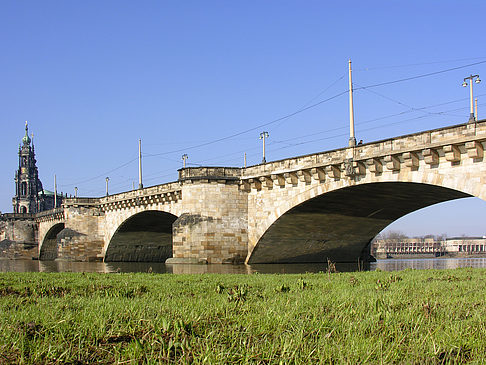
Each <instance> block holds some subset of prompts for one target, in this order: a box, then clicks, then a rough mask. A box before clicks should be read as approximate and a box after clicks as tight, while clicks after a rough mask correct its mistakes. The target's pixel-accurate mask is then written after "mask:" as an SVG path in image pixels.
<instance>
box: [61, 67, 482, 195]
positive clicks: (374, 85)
mask: <svg viewBox="0 0 486 365" xmlns="http://www.w3.org/2000/svg"><path fill="white" fill-rule="evenodd" d="M483 63H486V60H485V61H480V62H474V63H470V64H467V65H463V66H457V67H452V68H448V69H445V70H440V71H435V72H430V73H426V74H421V75H415V76H412V77H407V78H402V79H397V80H393V81H387V82H381V83H377V84H372V85H367V86H361V87H358V88H356V89H354V90H355V91H356V90H367V89H370V88H375V87H379V86H385V85H391V84H395V83H400V82H405V81H411V80H415V79H419V78H424V77H429V76H433V75H437V74H441V73H445V72H450V71H454V70H459V69H462V68H466V67H471V66H475V65H479V64H483ZM340 79H342V77H341V78H340ZM340 79H338V80H337V81H335V83H336V82H338V81H339V80H340ZM333 84H334V83H333ZM333 84H331V85H330V86H329V87H328V89H329V88H330V87H331V86H332V85H333ZM326 90H327V89H326ZM348 92H349V91H348V90H346V91H343V92H340V93H338V94H335V95H333V96H331V97H329V98H326V99H324V100H321V101H319V102H317V103H313V104H311V105H308V106H305V107H303V108H300V109H298V110H297V111H295V112H292V113H289V114H286V115H284V116H282V117H279V118H276V119H274V120H271V121H269V122H266V123H261V124H259V125H257V126H255V127H252V128H248V129H246V130H243V131H240V132H238V133H234V134H231V135H229V136H225V137H221V138H217V139H214V140H212V141H208V142H204V143H200V144H197V145H193V146H189V147H185V148H180V149H176V150H172V151H166V152H161V153H154V154H145V156H146V157H155V156H164V155H169V154H172V153H177V152H185V151H188V150H192V149H196V148H201V147H205V146H208V145H211V144H214V143H218V142H222V141H225V140H228V139H231V138H235V137H238V136H240V135H243V134H246V133H249V132H252V131H255V130H257V129H260V128H262V127H266V126H269V125H272V124H275V123H278V122H280V121H283V120H285V119H288V118H291V117H293V116H295V115H297V114H300V113H303V112H305V111H307V110H309V109H312V108H315V107H317V106H319V105H321V104H324V103H326V102H328V101H331V100H333V99H336V98H338V97H340V96H342V95H344V94H347V93H348ZM136 160H137V158H134V159H132V160H130V161H128V162H126V163H124V164H122V165H120V166H118V167H116V168H114V169H111V170H109V171H106V172H104V173H102V174H99V175H97V176H95V177H92V178H89V179H85V180H82V181H80V182H76V183H73V184H64V185H60V186H74V185H76V184H78V185H80V184H84V183H87V182H90V181H93V180H96V179H99V178H100V177H103V176H106V175H107V174H109V173H111V172H113V171H116V170H118V169H120V168H123V167H125V166H127V165H129V164H130V163H132V162H134V161H136Z"/></svg>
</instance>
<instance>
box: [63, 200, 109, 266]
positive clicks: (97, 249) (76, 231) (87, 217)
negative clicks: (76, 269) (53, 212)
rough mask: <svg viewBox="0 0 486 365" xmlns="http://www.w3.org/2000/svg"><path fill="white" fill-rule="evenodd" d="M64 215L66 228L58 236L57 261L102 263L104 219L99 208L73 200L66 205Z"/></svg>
mask: <svg viewBox="0 0 486 365" xmlns="http://www.w3.org/2000/svg"><path fill="white" fill-rule="evenodd" d="M85 200H86V199H85ZM64 214H65V221H66V223H65V227H64V229H63V230H61V231H60V232H59V233H58V234H57V250H58V251H57V259H58V260H67V261H102V260H103V256H102V250H103V246H104V239H103V228H104V217H103V212H101V211H100V209H99V207H97V206H96V205H94V204H89V203H87V204H86V203H85V204H84V205H80V204H79V203H78V202H77V199H72V200H70V201H69V202H66V203H64Z"/></svg>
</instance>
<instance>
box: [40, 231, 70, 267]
mask: <svg viewBox="0 0 486 365" xmlns="http://www.w3.org/2000/svg"><path fill="white" fill-rule="evenodd" d="M63 229H64V223H57V224H55V225H53V226H52V227H51V228H50V229H49V231H47V233H46V235H45V237H44V241H43V242H42V245H41V247H40V252H39V260H44V261H52V260H55V259H56V258H57V255H58V249H57V235H58V234H59V233H60V232H61V231H62V230H63Z"/></svg>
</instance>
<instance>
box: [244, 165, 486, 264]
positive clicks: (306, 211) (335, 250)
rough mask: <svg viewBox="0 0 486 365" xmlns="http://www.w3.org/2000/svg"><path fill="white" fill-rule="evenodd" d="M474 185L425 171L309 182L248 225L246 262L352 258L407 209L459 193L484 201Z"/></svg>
mask: <svg viewBox="0 0 486 365" xmlns="http://www.w3.org/2000/svg"><path fill="white" fill-rule="evenodd" d="M370 180H371V181H370ZM478 185H480V184H471V183H470V182H468V181H467V179H458V178H450V176H447V175H440V174H439V173H438V172H437V171H428V172H422V173H421V174H415V175H413V174H403V175H401V174H396V175H391V176H388V177H386V178H382V180H381V181H380V179H374V181H373V180H372V179H369V177H368V178H364V179H361V180H358V181H352V180H349V179H348V180H346V179H341V180H338V181H328V182H326V183H324V184H318V185H314V186H309V188H307V189H305V190H300V191H299V192H297V193H296V194H295V195H293V196H291V197H289V198H288V199H284V200H283V201H282V203H281V204H280V205H279V206H278V207H277V208H276V209H272V210H271V211H270V212H269V214H268V215H267V218H266V219H264V220H263V221H261V222H258V224H256V225H255V227H253V228H254V229H253V230H251V229H250V231H251V234H250V237H249V243H250V244H249V254H248V258H247V262H248V263H250V264H251V263H264V262H265V263H269V262H324V261H326V259H327V258H329V259H331V260H333V261H339V262H356V261H357V260H358V259H359V258H360V257H361V258H363V254H365V249H366V247H367V246H368V244H369V243H370V241H371V240H372V239H373V238H374V237H375V236H376V235H377V234H378V233H379V232H380V231H381V230H382V229H384V228H385V227H386V226H388V225H389V224H390V223H392V222H393V221H395V220H397V219H398V218H400V217H402V216H404V215H406V214H408V213H411V212H413V211H415V210H418V209H421V208H424V207H426V206H430V205H433V204H436V203H440V202H444V201H448V200H453V199H459V198H464V197H471V196H476V197H479V198H481V199H483V200H486V191H485V189H484V188H481V187H479V188H478ZM261 199H264V195H262V198H261ZM343 242H346V244H345V245H344V244H343Z"/></svg>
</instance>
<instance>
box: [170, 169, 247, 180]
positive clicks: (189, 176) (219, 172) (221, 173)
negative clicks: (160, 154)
mask: <svg viewBox="0 0 486 365" xmlns="http://www.w3.org/2000/svg"><path fill="white" fill-rule="evenodd" d="M240 176H241V168H239V167H186V168H183V169H180V170H179V181H185V180H238V179H239V178H240Z"/></svg>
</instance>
